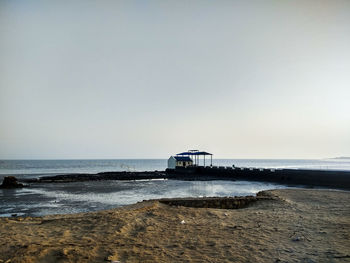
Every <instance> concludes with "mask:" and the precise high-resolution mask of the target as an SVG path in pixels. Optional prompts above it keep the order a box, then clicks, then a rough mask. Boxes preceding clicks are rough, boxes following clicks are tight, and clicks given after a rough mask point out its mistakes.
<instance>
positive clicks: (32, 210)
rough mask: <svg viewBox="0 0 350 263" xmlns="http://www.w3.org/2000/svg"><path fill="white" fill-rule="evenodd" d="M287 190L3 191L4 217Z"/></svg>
mask: <svg viewBox="0 0 350 263" xmlns="http://www.w3.org/2000/svg"><path fill="white" fill-rule="evenodd" d="M276 188H285V186H281V185H277V184H268V183H258V182H245V181H178V180H140V181H100V182H75V183H60V184H54V183H51V184H33V185H32V186H31V187H29V188H23V189H11V190H5V189H2V190H0V216H9V215H11V214H14V213H16V214H20V213H22V214H24V215H25V216H40V215H47V214H66V213H79V212H88V211H95V210H103V209H110V208H113V207H118V206H123V205H128V204H133V203H136V202H140V201H142V200H149V199H158V198H170V197H203V196H236V195H238V196H242V195H254V194H256V193H257V192H259V191H261V190H267V189H276Z"/></svg>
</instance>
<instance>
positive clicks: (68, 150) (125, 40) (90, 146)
mask: <svg viewBox="0 0 350 263" xmlns="http://www.w3.org/2000/svg"><path fill="white" fill-rule="evenodd" d="M349 14H350V1H348V0H344V1H340V0H339V1H337V0H329V1H322V0H315V1H312V0H310V1H308V0H307V1H305V0H300V1H298V0H295V1H287V0H285V1H281V0H275V1H271V0H266V1H261V0H255V1H254V0H253V1H245V0H241V1H239V0H237V1H235V0H231V1H224V0H222V1H205V0H201V1H195V0H192V1H181V0H180V1H178V0H173V1H167V0H159V1H152V0H150V1H105V0H104V1H97V0H96V1H88V0H87V1H85V0H84V1H79V0H78V1H31V0H28V1H17V0H11V1H5V0H0V39H1V41H0V159H70V158H74V159H76V158H78V159H84V158H89V159H94V158H112V159H118V158H168V157H169V156H170V155H172V154H176V153H178V152H182V151H185V150H189V149H199V150H205V151H208V152H211V153H213V154H214V158H277V159H282V158H297V159H299V158H307V159H313V158H327V157H336V156H350V15H349Z"/></svg>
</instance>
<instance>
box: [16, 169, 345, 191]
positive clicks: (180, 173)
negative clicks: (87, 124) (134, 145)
mask: <svg viewBox="0 0 350 263" xmlns="http://www.w3.org/2000/svg"><path fill="white" fill-rule="evenodd" d="M152 179H169V180H188V181H209V180H228V181H256V182H269V183H278V184H283V185H288V186H298V185H300V186H310V187H326V188H336V189H345V190H350V171H324V170H300V169H257V168H240V167H187V168H177V169H174V170H170V169H167V170H166V171H150V172H127V171H124V172H102V173H97V174H62V175H56V176H44V177H39V178H35V179H21V181H22V182H25V183H67V182H80V181H99V180H152Z"/></svg>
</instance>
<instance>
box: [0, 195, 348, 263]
mask: <svg viewBox="0 0 350 263" xmlns="http://www.w3.org/2000/svg"><path fill="white" fill-rule="evenodd" d="M264 195H267V196H271V197H273V199H271V200H262V201H258V202H255V203H253V204H251V205H250V206H249V207H247V208H242V209H234V210H233V209H216V208H193V207H182V206H168V205H166V204H163V203H160V202H158V201H144V202H141V203H138V204H135V205H131V206H127V207H123V208H118V209H112V210H106V211H99V212H92V213H81V214H73V215H55V216H45V217H35V218H34V217H26V218H21V217H16V218H0V262H117V261H120V262H350V250H349V248H350V192H346V191H331V190H306V189H293V190H292V189H284V190H271V191H266V192H264Z"/></svg>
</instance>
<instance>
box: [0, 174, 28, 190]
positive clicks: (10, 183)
mask: <svg viewBox="0 0 350 263" xmlns="http://www.w3.org/2000/svg"><path fill="white" fill-rule="evenodd" d="M21 187H24V185H23V184H21V183H18V181H17V178H16V177H14V176H5V177H4V180H3V181H2V185H0V188H7V189H8V188H21Z"/></svg>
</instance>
